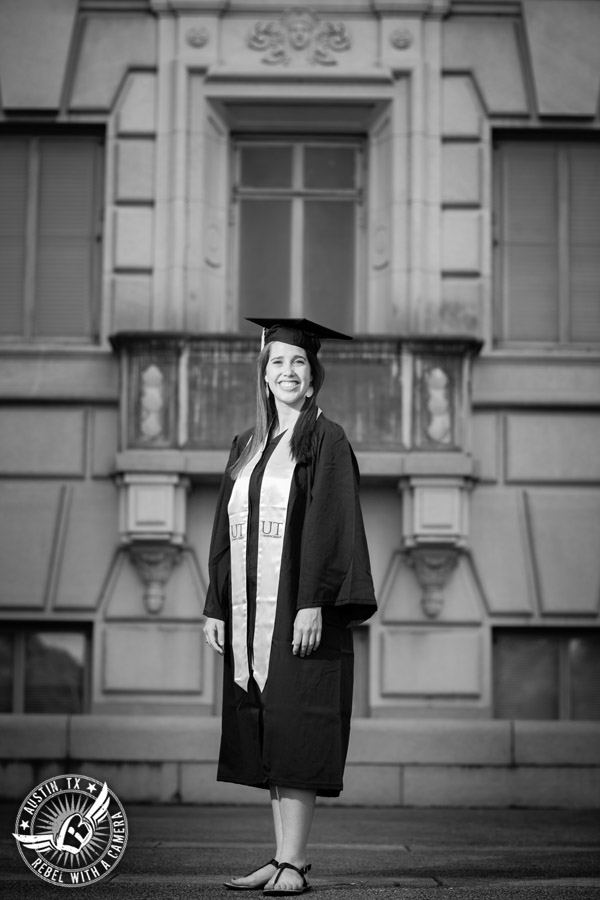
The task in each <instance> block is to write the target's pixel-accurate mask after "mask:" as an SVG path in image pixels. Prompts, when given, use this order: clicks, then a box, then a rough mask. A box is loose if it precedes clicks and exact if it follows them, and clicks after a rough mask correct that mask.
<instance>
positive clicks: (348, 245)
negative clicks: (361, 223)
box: [304, 200, 356, 331]
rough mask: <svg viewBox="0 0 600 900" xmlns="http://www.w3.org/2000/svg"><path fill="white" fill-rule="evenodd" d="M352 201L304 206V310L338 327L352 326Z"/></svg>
mask: <svg viewBox="0 0 600 900" xmlns="http://www.w3.org/2000/svg"><path fill="white" fill-rule="evenodd" d="M355 232H356V222H355V204H354V202H353V201H339V200H338V201H330V200H310V201H307V202H306V203H305V206H304V314H305V315H306V317H307V318H308V319H314V320H315V321H317V322H322V323H323V324H324V325H329V326H330V327H331V328H334V329H336V330H338V331H352V330H353V328H354V321H353V320H354V316H353V305H354V265H355Z"/></svg>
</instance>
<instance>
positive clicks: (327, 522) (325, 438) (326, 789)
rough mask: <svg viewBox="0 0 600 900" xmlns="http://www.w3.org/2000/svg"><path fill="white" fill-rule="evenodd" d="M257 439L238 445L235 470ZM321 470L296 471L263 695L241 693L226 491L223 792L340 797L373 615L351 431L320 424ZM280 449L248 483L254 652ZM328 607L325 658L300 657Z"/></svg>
mask: <svg viewBox="0 0 600 900" xmlns="http://www.w3.org/2000/svg"><path fill="white" fill-rule="evenodd" d="M250 434H251V432H250V431H248V432H246V433H244V434H243V435H240V436H239V437H237V438H236V439H235V440H234V442H233V446H232V449H231V454H230V457H229V463H228V468H229V466H230V465H232V463H233V462H234V461H235V460H236V459H237V458H238V456H239V455H240V453H241V451H242V450H243V448H244V447H245V446H246V443H247V442H248V440H249V437H250ZM315 439H316V440H315V450H314V453H313V457H312V459H310V460H309V461H308V462H307V463H299V464H297V465H296V467H295V469H294V475H293V479H292V485H291V489H290V498H289V502H288V513H287V521H286V531H285V535H284V542H283V552H282V561H281V572H280V579H279V590H278V596H277V611H276V616H275V625H274V631H273V639H272V646H271V656H270V660H269V672H268V678H267V682H266V685H265V688H264V690H263V691H262V692H261V691H260V690H259V689H258V686H257V685H256V683H255V681H254V680H253V679H252V678H251V679H250V683H249V689H248V691H247V692H246V691H244V690H242V688H240V687H239V685H237V684H236V683H235V681H234V677H233V658H232V651H231V633H230V626H229V622H230V615H229V613H230V604H231V572H230V549H229V519H228V514H227V505H228V503H229V499H230V496H231V491H232V488H233V480H232V479H231V477H230V476H229V475H227V474H226V475H225V477H224V478H223V482H222V484H221V490H220V492H219V498H218V502H217V509H216V513H215V521H214V527H213V535H212V541H211V548H210V555H209V582H210V583H209V589H208V594H207V600H206V606H205V608H204V614H205V615H206V616H211V617H213V618H217V619H222V620H224V621H225V622H226V641H225V656H224V679H223V727H222V735H221V749H220V754H219V766H218V770H217V780H219V781H229V782H234V783H237V784H247V785H251V786H254V787H268V786H269V785H270V784H273V785H279V786H281V787H295V788H306V789H313V790H316V791H317V793H318V794H319V795H321V796H333V797H335V796H338V794H339V792H340V791H341V790H342V787H343V783H342V779H343V771H344V765H345V760H346V753H347V750H348V740H349V735H350V715H351V710H352V681H353V665H354V657H353V649H352V631H351V629H350V628H349V627H348V626H349V625H350V624H353V623H359V622H363V621H365V620H366V619H367V618H369V616H371V615H372V614H373V613H374V612H375V609H376V602H375V595H374V590H373V581H372V578H371V571H370V564H369V553H368V548H367V541H366V536H365V531H364V525H363V519H362V513H361V509H360V503H359V499H358V482H359V475H358V466H357V463H356V458H355V456H354V453H353V451H352V448H351V446H350V444H349V442H348V440H347V438H346V435H345V433H344V431H343V429H342V428H341V427H340V426H339V425H337V424H335V423H334V422H331V421H329V420H328V419H327V418H326V417H325V416H323V415H321V416H319V418H318V419H317V422H316V425H315ZM275 444H276V441H275V442H271V444H269V445H268V446H267V447H266V448H265V451H264V453H263V456H262V458H261V460H260V462H259V463H258V465H257V466H256V468H255V469H254V472H253V473H252V477H251V480H250V488H249V496H250V515H249V522H248V548H247V575H248V591H247V593H248V641H249V645H250V647H251V646H252V634H253V626H254V613H255V601H256V559H257V551H258V510H259V497H260V485H261V483H262V478H263V475H264V471H265V467H266V464H267V462H268V459H269V458H270V455H271V453H272V452H273V449H274V447H275ZM315 606H320V607H321V608H322V613H323V634H322V639H321V644H320V646H319V648H318V649H317V650H316V651H313V652H312V653H311V654H310V655H308V656H306V657H304V658H303V657H300V656H294V655H293V653H292V634H293V625H294V619H295V616H296V612H297V610H298V609H302V608H306V607H315Z"/></svg>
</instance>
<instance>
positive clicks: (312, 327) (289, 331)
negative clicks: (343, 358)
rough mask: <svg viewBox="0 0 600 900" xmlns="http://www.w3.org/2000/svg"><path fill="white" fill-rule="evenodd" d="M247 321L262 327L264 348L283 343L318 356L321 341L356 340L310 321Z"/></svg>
mask: <svg viewBox="0 0 600 900" xmlns="http://www.w3.org/2000/svg"><path fill="white" fill-rule="evenodd" d="M246 321H247V322H253V323H254V325H261V326H262V328H263V341H262V345H263V346H264V345H265V344H270V343H271V341H282V342H283V343H284V344H292V345H293V346H294V347H302V348H303V349H304V350H311V351H312V352H313V353H315V354H316V353H318V352H319V348H320V347H321V340H335V341H352V340H354V338H352V337H350V335H348V334H342V333H341V332H339V331H334V330H333V329H332V328H325V326H324V325H317V323H316V322H311V321H310V319H246Z"/></svg>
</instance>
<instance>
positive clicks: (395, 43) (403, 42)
mask: <svg viewBox="0 0 600 900" xmlns="http://www.w3.org/2000/svg"><path fill="white" fill-rule="evenodd" d="M412 42H413V36H412V32H411V31H409V30H408V28H396V29H395V30H394V31H392V33H391V34H390V44H391V45H392V47H394V48H395V49H396V50H408V48H409V47H410V46H411V45H412Z"/></svg>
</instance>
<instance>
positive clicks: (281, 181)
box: [240, 146, 292, 188]
mask: <svg viewBox="0 0 600 900" xmlns="http://www.w3.org/2000/svg"><path fill="white" fill-rule="evenodd" d="M240 155H241V166H240V168H241V173H240V177H241V185H242V187H252V188H289V187H291V185H292V148H291V147H265V146H256V147H242V148H241V150H240Z"/></svg>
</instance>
